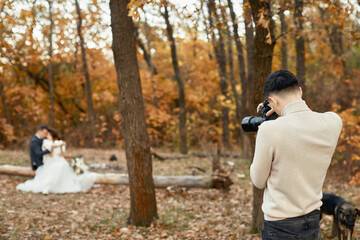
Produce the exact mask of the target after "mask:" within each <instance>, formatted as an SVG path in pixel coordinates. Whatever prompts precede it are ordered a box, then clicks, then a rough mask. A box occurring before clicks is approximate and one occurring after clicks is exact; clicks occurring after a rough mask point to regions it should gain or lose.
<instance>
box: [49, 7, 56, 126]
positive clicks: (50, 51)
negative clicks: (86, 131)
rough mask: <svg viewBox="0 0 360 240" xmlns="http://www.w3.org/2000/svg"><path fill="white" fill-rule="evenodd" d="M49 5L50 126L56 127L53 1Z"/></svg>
mask: <svg viewBox="0 0 360 240" xmlns="http://www.w3.org/2000/svg"><path fill="white" fill-rule="evenodd" d="M48 4H49V21H50V33H49V73H48V81H49V95H50V114H49V125H50V126H51V127H53V126H54V111H55V110H54V85H53V75H52V55H53V41H52V35H53V26H54V21H53V17H52V1H51V0H48Z"/></svg>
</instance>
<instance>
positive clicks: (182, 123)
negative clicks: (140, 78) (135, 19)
mask: <svg viewBox="0 0 360 240" xmlns="http://www.w3.org/2000/svg"><path fill="white" fill-rule="evenodd" d="M164 9H165V11H164V13H162V15H163V17H164V19H165V23H166V32H167V36H168V40H169V42H170V47H171V59H172V65H173V68H174V73H175V79H176V82H177V84H178V91H179V108H180V110H179V135H180V152H181V153H182V154H186V153H187V151H188V150H187V129H186V106H185V105H186V104H185V90H184V83H183V81H182V78H181V73H180V69H179V63H178V57H177V53H176V46H175V39H174V36H173V29H172V26H171V24H170V21H169V12H168V3H167V2H164Z"/></svg>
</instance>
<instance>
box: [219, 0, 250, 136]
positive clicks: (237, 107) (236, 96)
mask: <svg viewBox="0 0 360 240" xmlns="http://www.w3.org/2000/svg"><path fill="white" fill-rule="evenodd" d="M229 1H230V0H229ZM230 3H231V1H230ZM222 17H223V19H222V20H223V22H224V23H226V29H227V31H226V34H227V45H228V46H227V50H228V56H227V57H228V62H229V72H230V85H231V90H232V92H233V94H234V99H235V116H236V121H237V124H236V132H237V137H240V136H241V135H242V132H241V129H240V123H241V116H242V115H243V116H244V115H245V114H242V108H241V105H240V97H239V94H238V92H237V90H236V82H235V74H234V61H233V50H232V40H233V39H232V36H231V33H230V27H229V25H228V24H227V19H226V16H225V14H224V12H222ZM233 21H235V20H233ZM234 31H235V27H234ZM236 31H237V29H236ZM236 35H237V38H239V35H238V34H235V33H234V37H235V42H236ZM240 44H241V43H240ZM241 51H242V49H241ZM242 57H243V56H242ZM243 60H244V59H243ZM244 68H245V66H244ZM244 75H245V71H244Z"/></svg>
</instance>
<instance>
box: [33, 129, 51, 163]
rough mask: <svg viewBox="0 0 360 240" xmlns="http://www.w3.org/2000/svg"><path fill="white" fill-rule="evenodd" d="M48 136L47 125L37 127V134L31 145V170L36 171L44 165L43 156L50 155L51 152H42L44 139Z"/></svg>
mask: <svg viewBox="0 0 360 240" xmlns="http://www.w3.org/2000/svg"><path fill="white" fill-rule="evenodd" d="M47 134H48V127H47V126H45V125H39V126H38V127H37V130H36V133H35V135H34V136H33V138H32V139H31V143H30V160H31V168H32V169H33V170H36V169H37V168H38V167H40V166H41V165H43V156H44V155H46V154H49V153H50V151H49V150H45V151H44V150H42V148H41V147H42V143H43V140H44V138H46V136H47Z"/></svg>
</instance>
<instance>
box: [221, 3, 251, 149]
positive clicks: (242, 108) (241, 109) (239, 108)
mask: <svg viewBox="0 0 360 240" xmlns="http://www.w3.org/2000/svg"><path fill="white" fill-rule="evenodd" d="M228 7H229V10H230V16H231V21H232V23H233V33H234V40H235V45H236V50H237V56H238V64H239V71H240V81H241V87H242V91H241V95H240V97H239V94H238V92H237V90H236V84H235V76H234V70H233V60H232V55H233V54H232V48H231V46H232V44H231V35H230V29H229V28H228V29H229V30H228V59H229V67H230V81H231V89H232V91H233V94H234V98H235V104H236V120H237V126H238V127H237V128H236V129H237V131H238V135H239V136H238V137H240V138H241V139H242V141H241V142H243V140H244V136H242V135H244V133H243V132H242V131H241V129H240V123H241V116H246V113H247V110H246V91H247V90H245V89H247V88H248V85H247V81H246V73H245V59H244V51H243V46H242V43H241V41H240V37H239V33H238V24H237V19H236V15H235V12H234V9H233V5H232V1H231V0H228ZM224 21H225V22H226V20H225V19H224ZM244 90H245V91H244ZM240 99H241V102H242V105H241V103H240Z"/></svg>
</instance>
